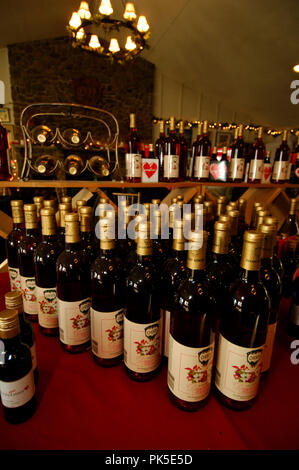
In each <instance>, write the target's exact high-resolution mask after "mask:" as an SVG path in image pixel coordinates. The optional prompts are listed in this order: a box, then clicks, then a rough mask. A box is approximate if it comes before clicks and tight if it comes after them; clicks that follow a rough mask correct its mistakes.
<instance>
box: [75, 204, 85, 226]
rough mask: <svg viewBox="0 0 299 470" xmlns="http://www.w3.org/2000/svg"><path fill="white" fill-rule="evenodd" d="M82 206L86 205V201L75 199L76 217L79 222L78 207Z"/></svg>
mask: <svg viewBox="0 0 299 470" xmlns="http://www.w3.org/2000/svg"><path fill="white" fill-rule="evenodd" d="M83 206H87V202H86V201H85V200H84V199H78V200H77V201H76V212H77V214H78V217H79V222H80V208H81V207H83Z"/></svg>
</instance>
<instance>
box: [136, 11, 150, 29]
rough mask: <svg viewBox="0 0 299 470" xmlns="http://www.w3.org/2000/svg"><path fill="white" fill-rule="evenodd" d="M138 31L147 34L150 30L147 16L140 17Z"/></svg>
mask: <svg viewBox="0 0 299 470" xmlns="http://www.w3.org/2000/svg"><path fill="white" fill-rule="evenodd" d="M137 29H138V31H139V32H140V33H146V32H147V31H148V30H149V25H148V22H147V20H146V17H145V16H143V15H142V16H139V18H138V23H137Z"/></svg>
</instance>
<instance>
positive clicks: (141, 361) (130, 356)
mask: <svg viewBox="0 0 299 470" xmlns="http://www.w3.org/2000/svg"><path fill="white" fill-rule="evenodd" d="M161 340H162V322H161V319H160V320H158V321H156V322H154V323H147V324H141V323H133V322H131V321H130V320H128V319H127V318H126V317H124V362H125V364H126V366H127V367H128V368H129V369H131V370H133V371H134V372H143V373H146V372H151V371H153V370H155V369H156V368H157V367H158V366H159V364H160V362H161V349H162V341H161Z"/></svg>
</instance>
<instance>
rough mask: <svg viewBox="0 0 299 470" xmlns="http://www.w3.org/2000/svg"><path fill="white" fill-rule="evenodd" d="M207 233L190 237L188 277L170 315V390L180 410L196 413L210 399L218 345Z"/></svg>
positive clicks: (178, 293) (196, 233)
mask: <svg viewBox="0 0 299 470" xmlns="http://www.w3.org/2000/svg"><path fill="white" fill-rule="evenodd" d="M207 237H208V234H207V232H205V231H203V232H200V231H198V232H196V231H194V232H191V233H190V235H189V238H188V244H189V249H188V257H187V276H186V279H185V280H183V281H182V282H181V284H180V285H179V287H178V290H177V293H176V296H175V300H174V306H173V309H172V312H171V321H170V335H169V358H168V380H167V383H168V391H169V396H170V399H171V401H172V402H173V403H174V404H175V405H176V406H177V407H179V408H181V409H183V410H187V411H195V410H198V409H199V408H201V407H203V406H204V405H205V404H206V403H207V400H208V397H209V394H210V389H211V381H212V365H213V355H214V343H215V315H214V308H213V306H214V304H213V300H212V294H211V291H210V287H209V283H208V281H207V279H206V275H205V266H206V250H207Z"/></svg>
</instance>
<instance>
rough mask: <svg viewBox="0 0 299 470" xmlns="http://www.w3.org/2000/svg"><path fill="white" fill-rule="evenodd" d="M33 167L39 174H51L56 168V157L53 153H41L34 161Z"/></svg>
mask: <svg viewBox="0 0 299 470" xmlns="http://www.w3.org/2000/svg"><path fill="white" fill-rule="evenodd" d="M33 168H34V170H35V171H36V172H37V173H39V174H40V175H41V176H49V175H52V174H53V173H54V171H55V170H56V168H57V157H56V156H55V155H41V156H39V157H37V158H36V160H35V161H34V164H33Z"/></svg>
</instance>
